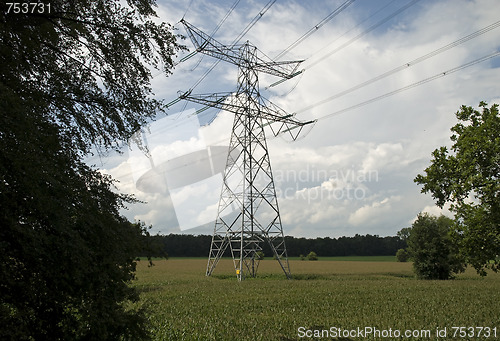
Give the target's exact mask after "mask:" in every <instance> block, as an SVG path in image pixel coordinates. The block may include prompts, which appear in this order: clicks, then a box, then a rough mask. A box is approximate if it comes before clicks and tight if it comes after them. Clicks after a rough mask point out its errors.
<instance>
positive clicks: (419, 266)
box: [408, 213, 465, 279]
mask: <svg viewBox="0 0 500 341" xmlns="http://www.w3.org/2000/svg"><path fill="white" fill-rule="evenodd" d="M452 226H453V220H452V219H450V218H447V217H445V216H443V215H442V216H440V217H435V216H430V215H429V214H427V213H423V214H419V215H418V217H417V220H416V221H415V222H414V223H413V225H412V228H411V231H410V235H409V237H408V253H409V254H410V257H411V259H412V260H413V268H414V270H415V273H416V274H417V277H418V278H420V279H451V278H453V276H454V274H455V273H458V272H461V271H463V270H464V269H465V266H464V264H463V260H462V259H461V258H460V257H459V255H458V250H457V247H456V245H455V244H454V243H453V241H452V239H451V237H450V232H451V228H452Z"/></svg>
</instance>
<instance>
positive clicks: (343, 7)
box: [274, 0, 355, 60]
mask: <svg viewBox="0 0 500 341" xmlns="http://www.w3.org/2000/svg"><path fill="white" fill-rule="evenodd" d="M354 1H355V0H347V1H345V2H344V3H343V4H341V5H340V6H339V7H337V8H336V9H335V10H334V11H333V12H331V13H330V14H328V15H327V16H326V17H325V18H324V19H323V20H321V21H320V22H319V23H318V24H316V25H314V27H312V28H311V29H310V30H309V31H307V32H306V33H304V34H303V35H302V36H301V37H300V38H299V39H297V40H296V41H294V42H293V43H292V44H290V46H288V47H287V48H286V49H285V50H283V51H282V52H281V53H280V54H278V55H277V56H276V57H275V58H274V60H277V59H279V58H281V57H283V56H284V55H285V54H287V53H288V52H289V51H290V50H292V49H294V48H295V47H297V46H298V45H299V44H300V43H302V42H303V41H304V40H306V39H307V38H309V36H311V35H312V34H313V33H314V32H316V31H318V30H319V29H320V28H321V27H322V26H323V25H325V24H326V23H327V22H329V21H330V20H332V19H333V18H334V17H336V16H337V15H338V14H339V13H340V12H342V11H343V10H345V9H346V8H347V7H349V5H350V4H352V3H353V2H354Z"/></svg>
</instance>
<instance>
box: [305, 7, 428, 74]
mask: <svg viewBox="0 0 500 341" xmlns="http://www.w3.org/2000/svg"><path fill="white" fill-rule="evenodd" d="M419 1H420V0H412V1H410V2H409V3H407V4H406V5H404V6H403V7H401V8H399V9H398V10H396V11H394V12H393V13H391V14H390V15H389V16H387V17H385V18H384V19H382V20H380V21H379V22H377V23H375V24H373V25H372V26H370V27H368V28H367V29H366V30H364V31H363V32H361V33H360V34H358V35H357V36H355V37H354V38H352V39H350V40H349V41H347V42H345V43H344V44H342V45H340V46H339V47H337V48H336V49H334V50H333V51H330V52H328V53H327V54H326V55H324V56H323V57H321V58H320V59H318V60H317V61H315V62H313V63H312V64H310V65H309V66H308V67H306V69H310V68H312V67H313V66H315V65H317V64H318V63H320V62H322V61H323V60H325V59H326V58H328V57H330V56H331V55H333V54H334V53H337V52H339V51H340V50H342V49H343V48H345V47H347V46H349V45H351V44H352V43H353V42H355V41H356V40H358V39H359V38H361V37H363V36H364V35H366V34H368V33H370V32H371V31H373V30H374V29H376V28H377V27H379V26H381V25H382V24H385V23H386V22H388V21H389V20H391V19H392V18H394V17H395V16H397V15H398V14H400V13H402V12H404V11H405V10H407V9H408V8H410V7H411V6H413V5H415V4H416V3H417V2H419ZM308 59H310V58H308Z"/></svg>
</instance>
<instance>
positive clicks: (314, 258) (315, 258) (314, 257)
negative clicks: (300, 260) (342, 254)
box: [307, 251, 318, 260]
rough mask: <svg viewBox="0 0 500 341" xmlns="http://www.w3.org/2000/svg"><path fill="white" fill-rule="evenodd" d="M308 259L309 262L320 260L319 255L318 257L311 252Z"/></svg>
mask: <svg viewBox="0 0 500 341" xmlns="http://www.w3.org/2000/svg"><path fill="white" fill-rule="evenodd" d="M307 259H308V260H318V255H316V252H314V251H311V252H309V254H308V255H307Z"/></svg>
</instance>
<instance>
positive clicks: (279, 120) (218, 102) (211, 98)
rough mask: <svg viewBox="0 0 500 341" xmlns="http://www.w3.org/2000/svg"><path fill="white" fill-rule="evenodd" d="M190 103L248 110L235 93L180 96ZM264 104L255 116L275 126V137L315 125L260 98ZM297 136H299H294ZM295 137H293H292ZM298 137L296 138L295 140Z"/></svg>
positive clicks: (239, 111) (259, 104)
mask: <svg viewBox="0 0 500 341" xmlns="http://www.w3.org/2000/svg"><path fill="white" fill-rule="evenodd" d="M180 97H181V98H182V99H185V100H187V101H190V102H194V103H198V104H203V105H206V106H209V107H214V108H218V109H221V110H226V111H229V112H232V113H241V112H243V111H245V110H246V109H247V107H246V106H245V105H244V104H240V103H239V100H238V95H234V94H233V93H228V92H224V93H213V94H200V95H191V94H190V93H189V92H187V93H184V94H182V95H181V96H180ZM260 99H261V100H262V103H257V104H258V108H255V109H254V112H255V116H256V117H257V116H260V117H261V118H262V119H264V120H265V121H267V123H265V124H264V125H265V126H267V125H273V124H274V123H276V124H274V127H273V126H271V130H272V132H273V135H275V136H278V135H280V134H281V133H285V132H290V131H292V130H294V129H297V128H301V127H303V126H305V125H308V124H311V123H314V122H315V121H307V122H302V121H299V120H297V119H296V118H295V117H294V116H295V115H294V114H288V113H286V112H285V111H284V110H283V109H281V108H280V107H278V106H277V105H275V104H274V103H272V102H271V101H268V100H265V99H264V98H263V97H260ZM294 135H297V134H294ZM292 137H293V136H292ZM296 137H297V136H295V137H294V139H295V138H296Z"/></svg>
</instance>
